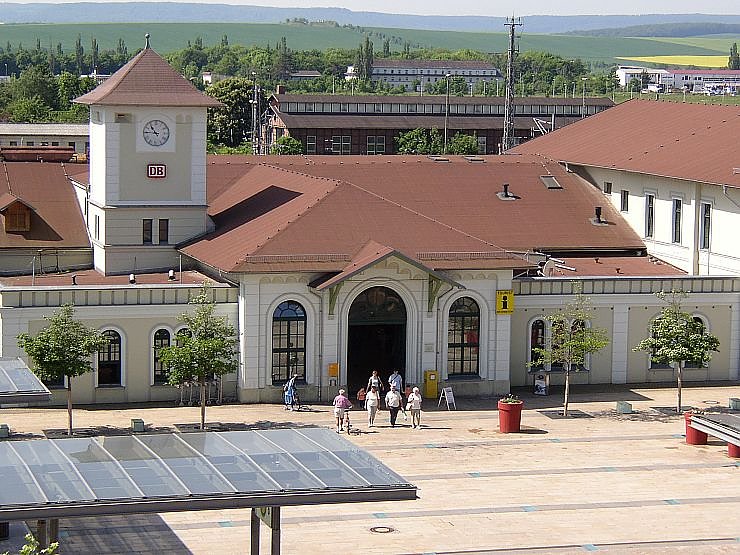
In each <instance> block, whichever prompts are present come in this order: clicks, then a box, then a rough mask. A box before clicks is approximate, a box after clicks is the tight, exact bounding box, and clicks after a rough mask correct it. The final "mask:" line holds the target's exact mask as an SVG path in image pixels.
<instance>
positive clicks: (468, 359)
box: [447, 297, 480, 376]
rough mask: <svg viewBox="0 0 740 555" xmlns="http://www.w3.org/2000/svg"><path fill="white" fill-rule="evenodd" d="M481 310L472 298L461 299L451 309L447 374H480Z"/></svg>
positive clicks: (448, 329) (448, 331)
mask: <svg viewBox="0 0 740 555" xmlns="http://www.w3.org/2000/svg"><path fill="white" fill-rule="evenodd" d="M479 336H480V308H478V303H476V302H475V301H474V300H473V299H471V298H470V297H460V298H459V299H457V300H456V301H455V302H454V303H452V306H451V307H450V319H449V323H448V325H447V374H448V375H449V376H454V375H466V374H477V373H478V346H479V345H478V339H479Z"/></svg>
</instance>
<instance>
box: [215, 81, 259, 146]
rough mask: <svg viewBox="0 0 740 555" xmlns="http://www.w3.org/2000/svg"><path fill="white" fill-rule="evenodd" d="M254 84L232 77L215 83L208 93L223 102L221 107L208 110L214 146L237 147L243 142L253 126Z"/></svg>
mask: <svg viewBox="0 0 740 555" xmlns="http://www.w3.org/2000/svg"><path fill="white" fill-rule="evenodd" d="M252 87H253V83H252V81H251V80H249V79H244V78H242V77H230V78H228V79H224V80H222V81H218V82H217V83H214V84H213V85H211V86H210V87H208V88H207V89H206V94H207V95H209V96H212V97H213V98H215V99H216V100H220V101H221V102H222V103H223V104H224V106H223V107H222V108H209V109H208V140H209V141H211V142H212V143H214V144H222V145H226V146H232V147H233V146H237V145H240V144H241V143H243V142H244V139H245V138H246V136H247V134H248V133H249V131H250V129H251V127H252V106H251V104H250V103H249V101H250V100H252V96H253V94H252Z"/></svg>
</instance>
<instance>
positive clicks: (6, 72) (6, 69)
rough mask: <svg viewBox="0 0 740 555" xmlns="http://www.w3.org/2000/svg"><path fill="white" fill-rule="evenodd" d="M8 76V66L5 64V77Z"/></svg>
mask: <svg viewBox="0 0 740 555" xmlns="http://www.w3.org/2000/svg"><path fill="white" fill-rule="evenodd" d="M7 76H8V64H5V77H7Z"/></svg>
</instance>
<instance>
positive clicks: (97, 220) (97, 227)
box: [95, 214, 100, 241]
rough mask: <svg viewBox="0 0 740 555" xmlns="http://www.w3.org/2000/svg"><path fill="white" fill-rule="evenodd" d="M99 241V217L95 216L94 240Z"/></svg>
mask: <svg viewBox="0 0 740 555" xmlns="http://www.w3.org/2000/svg"><path fill="white" fill-rule="evenodd" d="M99 239H100V216H98V215H97V214H96V215H95V240H96V241H97V240H99Z"/></svg>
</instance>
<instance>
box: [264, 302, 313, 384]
mask: <svg viewBox="0 0 740 555" xmlns="http://www.w3.org/2000/svg"><path fill="white" fill-rule="evenodd" d="M293 374H297V375H298V378H299V379H305V377H306V311H305V310H304V309H303V307H302V306H301V305H300V304H299V303H297V302H295V301H284V302H282V303H280V304H279V305H278V307H277V308H276V309H275V312H274V313H273V315H272V383H280V382H285V381H287V380H288V379H290V377H291V376H292V375H293Z"/></svg>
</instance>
